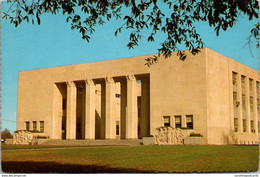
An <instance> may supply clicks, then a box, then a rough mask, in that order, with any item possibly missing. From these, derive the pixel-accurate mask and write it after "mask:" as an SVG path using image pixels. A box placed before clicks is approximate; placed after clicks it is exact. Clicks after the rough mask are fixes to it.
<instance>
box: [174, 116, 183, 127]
mask: <svg viewBox="0 0 260 177" xmlns="http://www.w3.org/2000/svg"><path fill="white" fill-rule="evenodd" d="M174 117H175V128H181V116H174Z"/></svg>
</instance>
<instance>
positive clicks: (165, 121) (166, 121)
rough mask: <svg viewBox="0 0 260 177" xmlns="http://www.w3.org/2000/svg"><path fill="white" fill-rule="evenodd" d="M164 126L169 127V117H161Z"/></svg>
mask: <svg viewBox="0 0 260 177" xmlns="http://www.w3.org/2000/svg"><path fill="white" fill-rule="evenodd" d="M163 121H164V126H165V127H169V126H170V125H171V123H170V116H163Z"/></svg>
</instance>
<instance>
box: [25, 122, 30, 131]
mask: <svg viewBox="0 0 260 177" xmlns="http://www.w3.org/2000/svg"><path fill="white" fill-rule="evenodd" d="M25 129H26V130H27V131H29V130H30V122H29V121H26V122H25Z"/></svg>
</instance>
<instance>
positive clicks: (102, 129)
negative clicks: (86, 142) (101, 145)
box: [100, 82, 106, 139]
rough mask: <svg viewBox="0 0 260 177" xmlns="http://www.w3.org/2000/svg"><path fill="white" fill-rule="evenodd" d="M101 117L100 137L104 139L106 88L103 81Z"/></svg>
mask: <svg viewBox="0 0 260 177" xmlns="http://www.w3.org/2000/svg"><path fill="white" fill-rule="evenodd" d="M100 85H101V119H100V139H105V124H106V121H105V120H106V88H105V83H104V82H103V83H101V84H100Z"/></svg>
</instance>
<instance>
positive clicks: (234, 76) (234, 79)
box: [232, 72, 237, 85]
mask: <svg viewBox="0 0 260 177" xmlns="http://www.w3.org/2000/svg"><path fill="white" fill-rule="evenodd" d="M232 80H233V85H237V73H235V72H232Z"/></svg>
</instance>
